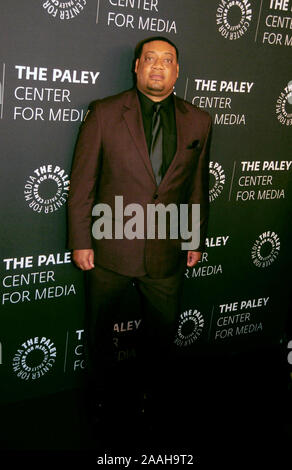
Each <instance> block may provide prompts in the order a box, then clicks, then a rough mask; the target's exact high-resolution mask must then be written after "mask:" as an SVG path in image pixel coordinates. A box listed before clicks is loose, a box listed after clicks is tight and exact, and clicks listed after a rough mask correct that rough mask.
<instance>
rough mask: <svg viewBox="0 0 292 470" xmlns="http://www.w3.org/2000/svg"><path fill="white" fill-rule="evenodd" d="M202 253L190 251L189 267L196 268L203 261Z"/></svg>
mask: <svg viewBox="0 0 292 470" xmlns="http://www.w3.org/2000/svg"><path fill="white" fill-rule="evenodd" d="M201 256H202V253H201V252H200V251H188V258H187V266H188V267H189V268H192V267H194V266H195V265H196V264H197V263H198V262H199V261H200V259H201Z"/></svg>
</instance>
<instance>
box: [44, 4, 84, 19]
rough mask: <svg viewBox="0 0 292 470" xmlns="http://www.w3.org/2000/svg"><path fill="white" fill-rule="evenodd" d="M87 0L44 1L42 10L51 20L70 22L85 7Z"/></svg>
mask: <svg viewBox="0 0 292 470" xmlns="http://www.w3.org/2000/svg"><path fill="white" fill-rule="evenodd" d="M86 3H87V0H70V1H65V2H61V1H59V0H46V1H44V3H43V8H44V10H45V11H46V12H47V13H48V14H49V15H50V16H52V17H53V18H58V19H59V20H72V19H73V18H75V17H76V16H78V15H79V14H80V13H81V12H82V11H83V10H84V7H85V6H86Z"/></svg>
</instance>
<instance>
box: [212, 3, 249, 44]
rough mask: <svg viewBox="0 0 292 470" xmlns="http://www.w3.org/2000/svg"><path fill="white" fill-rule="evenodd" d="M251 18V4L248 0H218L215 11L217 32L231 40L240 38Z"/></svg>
mask: <svg viewBox="0 0 292 470" xmlns="http://www.w3.org/2000/svg"><path fill="white" fill-rule="evenodd" d="M251 20H252V9H251V4H250V2H249V1H248V0H220V2H219V5H218V8H217V11H216V23H217V26H218V31H219V33H220V34H221V35H222V36H223V37H224V38H225V39H229V40H231V41H234V40H236V39H239V38H241V37H242V36H243V35H244V34H245V33H246V31H247V30H248V28H249V26H250V23H251Z"/></svg>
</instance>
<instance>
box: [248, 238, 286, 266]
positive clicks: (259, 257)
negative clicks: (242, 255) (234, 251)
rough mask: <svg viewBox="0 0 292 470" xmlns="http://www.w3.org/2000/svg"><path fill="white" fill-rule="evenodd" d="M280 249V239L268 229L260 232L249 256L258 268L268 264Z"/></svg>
mask: <svg viewBox="0 0 292 470" xmlns="http://www.w3.org/2000/svg"><path fill="white" fill-rule="evenodd" d="M279 251H280V239H279V237H278V235H277V234H276V233H275V232H271V231H270V230H269V231H267V232H264V233H262V234H261V235H260V236H259V238H258V239H257V240H256V241H255V243H254V244H253V247H252V250H251V258H252V261H253V263H254V264H255V265H256V266H257V267H259V268H266V267H267V266H270V265H271V264H272V263H273V262H274V261H275V259H276V258H277V256H278V254H279Z"/></svg>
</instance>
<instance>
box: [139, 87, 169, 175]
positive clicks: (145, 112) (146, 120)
mask: <svg viewBox="0 0 292 470" xmlns="http://www.w3.org/2000/svg"><path fill="white" fill-rule="evenodd" d="M137 92H138V96H139V100H140V105H141V111H142V118H143V126H144V132H145V137H146V142H147V147H148V152H150V145H151V125H152V116H153V112H154V109H153V105H154V104H155V103H157V102H154V101H152V100H150V99H149V98H148V97H147V96H146V95H144V94H143V93H141V92H140V91H139V90H137ZM159 103H160V104H161V110H160V116H161V121H162V129H163V158H162V168H161V176H162V178H163V177H164V175H165V173H166V171H167V169H168V167H169V165H170V164H171V162H172V159H173V157H174V155H175V152H176V145H177V139H176V122H175V109H174V99H173V94H171V95H169V96H168V97H167V98H165V100H162V101H159Z"/></svg>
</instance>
